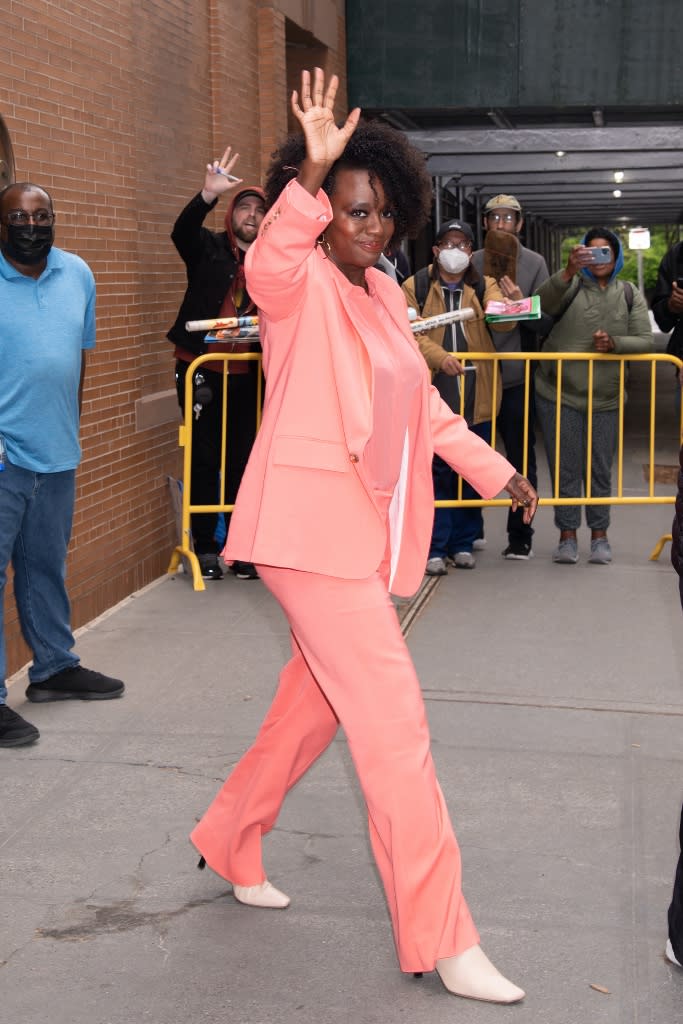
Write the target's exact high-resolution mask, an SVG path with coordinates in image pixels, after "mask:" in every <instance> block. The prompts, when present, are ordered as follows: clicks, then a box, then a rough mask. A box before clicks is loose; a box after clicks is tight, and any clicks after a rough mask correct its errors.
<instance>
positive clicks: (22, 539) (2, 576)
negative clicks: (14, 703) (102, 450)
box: [0, 461, 79, 704]
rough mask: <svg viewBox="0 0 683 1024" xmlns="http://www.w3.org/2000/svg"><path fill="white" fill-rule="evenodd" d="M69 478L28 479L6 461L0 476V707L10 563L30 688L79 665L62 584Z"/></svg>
mask: <svg viewBox="0 0 683 1024" xmlns="http://www.w3.org/2000/svg"><path fill="white" fill-rule="evenodd" d="M75 477H76V474H75V470H73V469H71V470H67V471H66V472H63V473H34V472H32V471H31V470H28V469H21V468H20V467H19V466H13V465H12V464H11V463H10V462H8V461H5V469H4V470H3V471H2V472H0V704H4V703H5V701H6V697H7V687H6V686H5V675H6V671H7V657H6V653H5V630H4V621H3V598H4V592H5V584H6V582H7V566H8V564H9V562H10V560H11V562H12V567H13V569H14V598H15V601H16V605H17V611H18V613H19V622H20V625H21V631H22V633H23V635H24V639H25V640H26V643H27V644H28V646H29V647H30V648H31V651H32V653H33V664H32V665H31V667H30V669H29V673H28V674H29V679H30V680H31V682H32V683H39V682H41V681H42V680H44V679H48V678H49V677H50V676H53V675H55V673H57V672H61V670H62V669H64V668H69V667H70V666H72V665H77V664H78V662H79V659H78V658H77V657H76V655H75V654H72V653H71V648H72V647H73V646H74V638H73V634H72V632H71V625H70V618H71V608H70V605H69V598H68V596H67V593H66V586H65V584H64V573H65V565H66V549H67V547H68V544H69V538H70V536H71V522H72V519H73V509H74V495H75V486H76V484H75Z"/></svg>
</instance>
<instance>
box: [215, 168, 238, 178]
mask: <svg viewBox="0 0 683 1024" xmlns="http://www.w3.org/2000/svg"><path fill="white" fill-rule="evenodd" d="M213 173H214V174H222V175H223V177H224V178H227V179H228V181H241V180H242V179H241V178H236V177H235V175H234V174H228V172H227V171H224V170H223V168H222V167H214V169H213Z"/></svg>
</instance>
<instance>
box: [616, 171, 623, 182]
mask: <svg viewBox="0 0 683 1024" xmlns="http://www.w3.org/2000/svg"><path fill="white" fill-rule="evenodd" d="M614 180H615V181H616V183H617V185H621V183H622V181H623V180H624V172H623V171H615V172H614Z"/></svg>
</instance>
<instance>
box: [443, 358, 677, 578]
mask: <svg viewBox="0 0 683 1024" xmlns="http://www.w3.org/2000/svg"><path fill="white" fill-rule="evenodd" d="M456 355H457V353H456ZM506 359H507V360H514V361H516V362H520V361H523V362H524V364H525V365H524V446H523V450H524V465H523V467H522V469H521V472H522V474H523V475H524V476H526V473H527V466H526V454H527V447H528V436H529V394H530V382H531V373H532V363H534V362H548V361H552V362H556V363H557V388H556V404H557V413H556V420H555V479H554V480H553V493H552V495H551V496H550V497H541V498H540V499H539V505H673V503H674V501H675V500H676V499H675V495H674V494H669V495H661V494H659V495H657V494H655V482H656V481H655V467H656V462H655V449H656V429H655V423H656V414H657V365H658V364H660V363H667V364H669V365H671V366H672V367H673V368H677V369H678V370H679V372H681V371H683V361H681V360H680V359H677V358H676V357H675V356H671V355H667V354H665V353H659V352H657V353H655V352H648V353H644V354H640V355H631V354H627V353H624V354H610V355H607V354H603V353H601V352H504V353H503V352H468V353H466V354H465V353H462V355H461V360H462V362H463V363H466V364H467V363H469V364H472V363H475V364H476V363H477V362H480V361H493V362H496V363H499V362H502V361H504V360H506ZM596 361H601V362H604V361H609V362H616V363H619V364H620V367H619V375H620V387H619V395H620V398H619V408H618V418H619V430H618V442H617V485H616V493H615V494H613V495H609V496H607V497H602V498H596V497H594V496H593V495H591V467H592V420H593V365H594V363H595V362H596ZM565 362H584V363H588V403H587V408H586V417H587V439H588V443H587V465H586V481H587V492H586V494H585V495H583V496H579V495H577V496H576V497H573V498H565V497H561V496H560V494H559V490H560V486H559V479H560V446H561V431H560V415H561V409H562V404H561V403H562V367H563V364H564V363H565ZM627 363H649V364H650V403H649V430H648V451H649V474H648V475H649V479H648V486H647V490H645V491H644V492H643V494H640V495H629V496H625V495H624V408H625V405H626V400H625V395H626V391H625V380H626V364H627ZM500 387H501V382H500V376H499V374H497V373H494V375H493V389H492V403H491V404H492V408H494V409H495V408H496V407H497V404H498V394H499V391H500ZM464 400H465V395H464V389H461V394H460V401H461V406H460V408H461V412H462V409H463V406H464ZM491 427H492V430H491V446H492V447H495V445H496V420H495V417H494V418H493V421H492V424H491ZM668 440H669V441H671V440H672V439H671V438H668ZM682 440H683V403H682V408H681V413H680V418H679V422H678V439H677V446H676V450H678V447H680V444H681V441H682ZM509 504H510V499H509V498H494V499H492V500H490V501H487V500H485V499H483V498H466V499H463V497H462V479H460V481H459V484H458V497H457V499H454V500H450V501H446V500H443V501H435V502H434V505H435V507H437V508H484V507H486V508H494V507H505V506H506V505H509ZM667 540H671V535H670V534H665V535H664V536H663V537H661V538H660V540H659V541H658V542H657V545H656V546H655V548H654V549H653V550H652V552H651V553H650V558H651V559H653V560H655V559H657V558H658V557H659V555H660V554H661V551H662V548H663V546H664V544H665V543H666V542H667Z"/></svg>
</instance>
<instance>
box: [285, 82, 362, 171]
mask: <svg viewBox="0 0 683 1024" xmlns="http://www.w3.org/2000/svg"><path fill="white" fill-rule="evenodd" d="M338 86H339V79H338V78H337V76H336V75H332V77H331V78H330V81H329V84H328V86H327V89H325V73H324V71H322V69H321V68H314V69H313V82H312V83H311V73H310V71H302V72H301V97H299V94H298V93H297V91H296V89H295V90H294V92H293V93H292V112H293V114H294V116H295V117H296V119H297V121H298V122H299V124H300V125H301V129H302V131H303V133H304V136H305V139H306V159H307V160H308V161H309V162H310V163H311V164H314V165H315V166H317V167H324V168H326V169H327V168H330V167H331V166H332V164H333V163H334V162H335V160H338V159H339V157H340V156H341V155H342V153H343V152H344V150H345V148H346V144H347V142H348V141H349V139H350V138H351V136H352V135H353V133H354V132H355V130H356V126H357V124H358V120H359V118H360V107H356V108H355V109H354V110H352V111H351V113H350V114H349V116H348V117H347V118H346V122H345V123H344V124H343V125H342V127H341V128H338V127H337V125H336V124H335V121H334V100H335V97H336V95H337V88H338Z"/></svg>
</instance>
